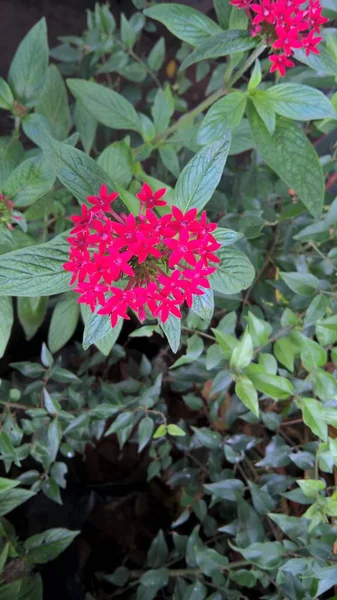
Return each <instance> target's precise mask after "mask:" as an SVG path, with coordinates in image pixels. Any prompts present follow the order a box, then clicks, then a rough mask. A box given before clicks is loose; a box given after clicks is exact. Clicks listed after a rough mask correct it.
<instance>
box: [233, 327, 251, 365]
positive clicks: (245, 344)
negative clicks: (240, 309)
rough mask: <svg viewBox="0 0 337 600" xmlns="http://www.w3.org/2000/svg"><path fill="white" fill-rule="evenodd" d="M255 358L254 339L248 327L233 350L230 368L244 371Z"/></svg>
mask: <svg viewBox="0 0 337 600" xmlns="http://www.w3.org/2000/svg"><path fill="white" fill-rule="evenodd" d="M252 358H253V340H252V336H251V335H250V334H249V331H248V328H247V329H246V330H245V332H244V334H243V336H242V338H241V340H240V341H239V343H238V344H237V345H236V347H235V348H234V350H233V354H232V356H231V360H230V368H231V369H234V370H235V371H242V369H244V368H245V367H247V366H248V365H249V363H250V362H251V360H252Z"/></svg>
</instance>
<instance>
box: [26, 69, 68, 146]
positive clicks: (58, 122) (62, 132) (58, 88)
mask: <svg viewBox="0 0 337 600" xmlns="http://www.w3.org/2000/svg"><path fill="white" fill-rule="evenodd" d="M35 110H36V112H37V113H39V114H40V115H43V116H44V117H46V118H47V119H48V121H49V123H50V125H51V128H52V131H53V134H54V136H55V137H56V138H57V139H58V140H61V141H62V140H64V139H65V138H66V137H67V135H68V133H69V129H70V127H71V118H70V110H69V106H68V97H67V90H66V86H65V85H64V82H63V79H62V77H61V74H60V72H59V70H58V68H57V67H56V66H55V65H50V66H49V67H48V70H47V75H46V79H45V82H44V86H43V89H42V93H41V96H40V98H39V101H38V103H37V106H36V109H35Z"/></svg>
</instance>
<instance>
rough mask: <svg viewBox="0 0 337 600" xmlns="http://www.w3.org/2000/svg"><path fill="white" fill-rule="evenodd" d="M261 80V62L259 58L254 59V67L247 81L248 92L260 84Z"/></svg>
mask: <svg viewBox="0 0 337 600" xmlns="http://www.w3.org/2000/svg"><path fill="white" fill-rule="evenodd" d="M261 81H262V72H261V63H260V61H259V59H257V60H256V61H255V64H254V68H253V69H252V72H251V74H250V78H249V82H248V92H252V91H253V90H255V89H256V88H257V86H258V85H260V83H261Z"/></svg>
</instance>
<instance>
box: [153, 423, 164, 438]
mask: <svg viewBox="0 0 337 600" xmlns="http://www.w3.org/2000/svg"><path fill="white" fill-rule="evenodd" d="M166 434H167V427H166V425H159V427H158V428H157V429H156V431H155V432H154V434H153V439H154V440H157V439H158V438H160V437H163V436H164V435H166Z"/></svg>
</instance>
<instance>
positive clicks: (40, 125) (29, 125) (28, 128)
mask: <svg viewBox="0 0 337 600" xmlns="http://www.w3.org/2000/svg"><path fill="white" fill-rule="evenodd" d="M22 129H23V131H24V134H25V135H26V136H27V137H28V138H29V139H30V140H31V141H32V142H34V144H36V145H37V146H39V145H40V142H41V130H42V131H46V132H47V133H48V134H49V135H51V136H52V137H55V132H54V130H53V128H52V125H51V123H50V121H49V120H48V119H47V117H44V116H43V115H38V114H37V113H28V115H25V116H24V118H23V119H22Z"/></svg>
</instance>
